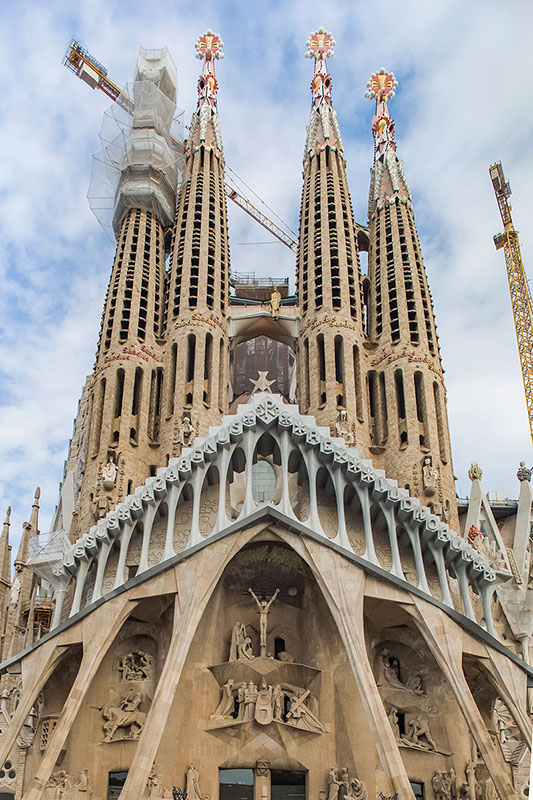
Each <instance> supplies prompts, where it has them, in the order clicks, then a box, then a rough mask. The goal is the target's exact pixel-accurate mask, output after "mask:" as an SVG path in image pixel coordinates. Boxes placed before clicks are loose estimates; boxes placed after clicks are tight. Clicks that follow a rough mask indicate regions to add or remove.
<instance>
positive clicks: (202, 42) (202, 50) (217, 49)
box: [195, 28, 224, 61]
mask: <svg viewBox="0 0 533 800" xmlns="http://www.w3.org/2000/svg"><path fill="white" fill-rule="evenodd" d="M195 47H196V50H197V53H196V58H202V59H204V60H205V61H212V60H213V59H214V58H224V53H223V52H222V48H223V47H224V42H223V41H222V39H221V38H220V36H219V35H218V34H217V33H213V31H212V30H211V28H209V30H207V31H206V32H205V33H204V34H203V35H202V36H199V37H198V41H197V42H196V44H195Z"/></svg>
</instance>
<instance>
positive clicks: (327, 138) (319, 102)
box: [304, 28, 344, 160]
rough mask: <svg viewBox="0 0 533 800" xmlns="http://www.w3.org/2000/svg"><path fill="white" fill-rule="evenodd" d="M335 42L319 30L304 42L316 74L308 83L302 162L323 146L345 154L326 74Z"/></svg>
mask: <svg viewBox="0 0 533 800" xmlns="http://www.w3.org/2000/svg"><path fill="white" fill-rule="evenodd" d="M334 47H335V40H334V39H333V36H332V35H331V33H328V32H327V31H325V30H324V28H319V29H318V30H317V31H316V32H315V33H312V34H311V35H310V37H309V39H308V40H307V52H306V54H305V56H306V58H314V59H315V72H314V74H313V79H312V81H311V94H312V98H313V101H312V105H311V116H310V118H309V126H308V128H307V141H306V143H305V155H304V160H305V158H311V157H312V156H313V155H315V154H316V153H317V152H319V151H320V150H323V149H324V147H325V146H326V144H329V146H330V147H331V148H332V149H333V150H335V149H339V150H340V151H341V152H342V151H343V150H344V147H343V144H342V138H341V133H340V130H339V124H338V122H337V114H336V112H335V109H334V108H333V106H332V103H331V86H332V81H331V75H330V74H329V72H328V67H327V63H326V59H327V58H331V57H332V56H333V53H334Z"/></svg>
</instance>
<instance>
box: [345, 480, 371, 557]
mask: <svg viewBox="0 0 533 800" xmlns="http://www.w3.org/2000/svg"><path fill="white" fill-rule="evenodd" d="M344 517H345V520H346V533H347V534H348V539H349V542H350V544H351V546H352V548H353V551H354V553H357V555H358V556H362V555H363V553H364V552H365V550H366V543H365V526H364V522H363V510H362V508H361V501H360V500H359V495H358V494H357V492H356V490H355V489H354V488H353V486H345V487H344Z"/></svg>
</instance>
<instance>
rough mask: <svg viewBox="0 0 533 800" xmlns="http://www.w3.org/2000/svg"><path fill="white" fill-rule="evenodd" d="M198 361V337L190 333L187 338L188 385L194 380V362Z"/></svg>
mask: <svg viewBox="0 0 533 800" xmlns="http://www.w3.org/2000/svg"><path fill="white" fill-rule="evenodd" d="M195 359H196V336H195V335H194V333H190V334H189V335H188V337H187V383H188V382H189V381H192V380H194V362H195Z"/></svg>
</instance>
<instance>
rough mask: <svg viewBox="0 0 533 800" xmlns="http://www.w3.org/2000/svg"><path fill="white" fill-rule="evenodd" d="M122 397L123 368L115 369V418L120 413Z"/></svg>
mask: <svg viewBox="0 0 533 800" xmlns="http://www.w3.org/2000/svg"><path fill="white" fill-rule="evenodd" d="M123 399H124V370H123V369H118V370H117V382H116V384H115V419H116V418H117V417H120V415H121V414H122V401H123Z"/></svg>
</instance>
